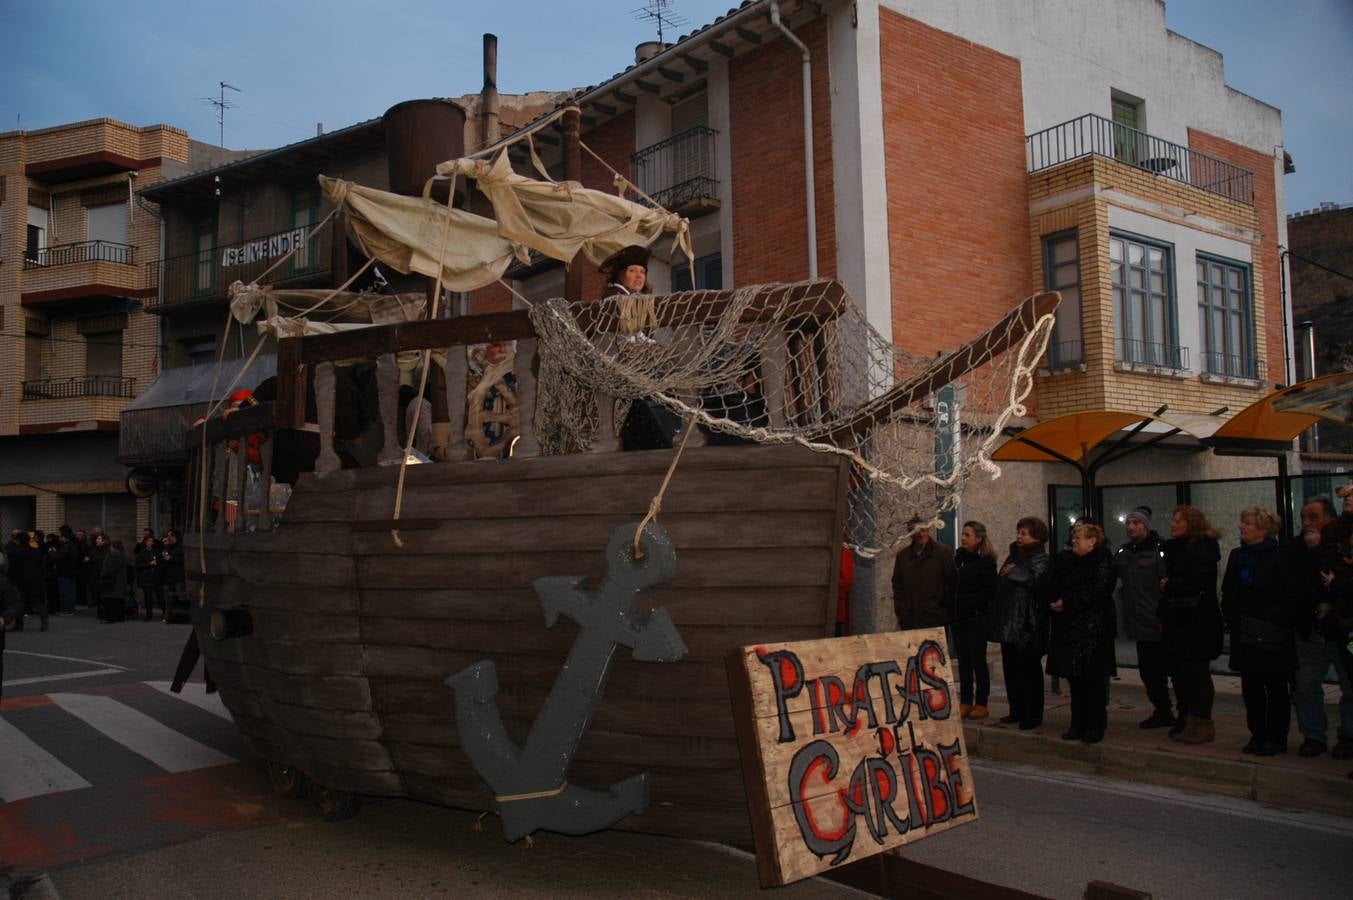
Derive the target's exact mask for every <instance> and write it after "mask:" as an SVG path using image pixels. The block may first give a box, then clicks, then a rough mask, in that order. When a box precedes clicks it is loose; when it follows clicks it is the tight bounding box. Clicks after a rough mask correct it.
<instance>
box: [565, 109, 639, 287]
mask: <svg viewBox="0 0 1353 900" xmlns="http://www.w3.org/2000/svg"><path fill="white" fill-rule="evenodd" d="M634 127H635V126H634V111H633V110H630V111H629V112H627V113H624V114H623V115H619V116H616V117H615V118H614V119H611V120H610V121H609V122H606V123H604V124H602V125H599V126H597V127H596V128H593V129H591V130H588V131H584V132H583V133H582V142H583V143H584V144H586V145H587V146H588V147H591V148H592V152H593V153H596V154H597V156H600V157H601V158H602V159H604V160H606V162H607V163H609V164H610V166H611V168H612V169H615V170H616V171H617V172H619V173H620V174H622V175H624V176H625V177H626V178H629V179H633V178H634V172H633V171H632V170H631V169H630V157H631V156H633V155H634V150H635V146H634ZM582 170H583V177H582V183H583V187H589V188H592V189H593V190H598V191H606V192H607V193H612V194H613V193H615V176H613V175H612V174H611V172H610V170H608V169H607V168H606V167H605V166H603V165H602V164H601V163H599V162H597V161H596V160H595V159H593V158H592V155H591V154H590V153H588V152H587V151H586V150H584V151H582ZM578 265H580V266H582V270H583V278H582V299H584V300H596V299H598V298H600V297H601V296H603V295H604V294H605V293H606V276H604V275H602V274H601V272H600V271H598V270H597V267H596V266H595V265H593V264H592V263H591V262H590V261H588V260H587V259H585V258H584V259H582V260H580V261H579V262H578Z"/></svg>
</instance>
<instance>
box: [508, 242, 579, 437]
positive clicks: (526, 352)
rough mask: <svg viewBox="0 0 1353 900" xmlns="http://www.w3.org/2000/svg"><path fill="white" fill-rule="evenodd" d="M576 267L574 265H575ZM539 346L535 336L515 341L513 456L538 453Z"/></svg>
mask: <svg viewBox="0 0 1353 900" xmlns="http://www.w3.org/2000/svg"><path fill="white" fill-rule="evenodd" d="M575 268H576V267H575ZM539 350H540V347H539V342H538V341H537V340H536V339H535V338H530V339H528V340H521V341H517V360H516V367H515V368H516V376H517V414H518V415H519V416H521V437H520V438H519V439H518V440H517V446H516V447H515V448H514V449H513V451H512V456H513V457H514V458H515V457H523V458H526V457H532V456H539V455H540V442H539V441H538V440H536V376H537V372H539V370H540V365H539V360H538V359H537V355H538V353H539Z"/></svg>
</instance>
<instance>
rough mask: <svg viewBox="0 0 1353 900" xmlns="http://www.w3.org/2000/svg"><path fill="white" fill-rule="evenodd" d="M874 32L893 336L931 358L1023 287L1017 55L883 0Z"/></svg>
mask: <svg viewBox="0 0 1353 900" xmlns="http://www.w3.org/2000/svg"><path fill="white" fill-rule="evenodd" d="M879 30H880V55H881V57H882V82H883V127H884V152H885V160H886V161H885V167H886V173H887V179H888V244H889V252H890V256H891V262H892V295H893V335H892V337H893V342H894V343H895V344H897V345H898V346H899V347H900V348H902V349H903V350H905V351H907V352H909V353H913V354H918V355H923V356H933V355H934V354H935V352H936V351H939V350H952V349H955V348H956V347H958V346H960V345H961V344H962V343H964V342H965V341H967V340H969V339H971V338H972V337H974V336H975V335H977V334H979V333H981V332H982V331H983V330H984V329H986V328H987V327H989V326H990V325H991V324H992V323H994V322H995V321H996V320H998V319H999V318H1000V317H1001V316H1002V315H1004V314H1005V313H1006V312H1007V311H1008V310H1009V309H1010V308H1011V307H1012V306H1013V305H1015V303H1017V302H1018V301H1019V300H1021V299H1023V298H1024V297H1025V296H1027V295H1028V294H1029V293H1030V287H1031V281H1030V266H1029V252H1028V245H1027V240H1028V238H1027V233H1028V221H1029V211H1028V210H1029V199H1028V198H1029V195H1028V175H1027V174H1026V170H1025V149H1024V112H1023V110H1024V106H1023V95H1022V89H1021V82H1020V63H1019V60H1017V59H1013V58H1011V57H1008V56H1004V55H1002V54H1000V53H997V52H996V51H994V50H991V49H989V48H986V47H982V46H980V45H977V44H973V43H971V42H969V41H966V40H963V39H962V38H958V37H955V36H954V35H952V34H948V33H946V32H943V31H940V30H938V29H935V28H931V27H929V26H927V25H923V24H921V23H920V22H917V21H915V20H913V19H909V18H906V17H905V16H902V15H899V14H897V13H894V12H892V11H890V10H887V9H882V10H880V12H879ZM941 310H942V313H940V314H937V313H939V311H941Z"/></svg>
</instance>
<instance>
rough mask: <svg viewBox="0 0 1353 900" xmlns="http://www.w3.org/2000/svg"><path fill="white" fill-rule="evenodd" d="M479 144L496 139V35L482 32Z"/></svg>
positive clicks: (491, 142) (488, 142) (485, 145)
mask: <svg viewBox="0 0 1353 900" xmlns="http://www.w3.org/2000/svg"><path fill="white" fill-rule="evenodd" d="M479 99H480V103H479V131H480V146H481V148H482V147H488V146H490V145H492V144H494V143H496V142H497V141H498V36H497V35H496V34H488V33H485V34H484V88H483V90H482V91H480V94H479Z"/></svg>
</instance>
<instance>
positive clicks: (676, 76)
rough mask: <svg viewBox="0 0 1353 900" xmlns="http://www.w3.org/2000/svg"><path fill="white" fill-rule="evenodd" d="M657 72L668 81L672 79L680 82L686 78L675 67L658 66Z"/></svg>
mask: <svg viewBox="0 0 1353 900" xmlns="http://www.w3.org/2000/svg"><path fill="white" fill-rule="evenodd" d="M658 74H659V75H661V76H662V77H663V78H666V79H667V80H668V81H674V82H676V83H677V84H681V83H682V82H683V81H685V80H686V76H685V75H683V74H681V73H680V72H678V71H676V70H675V69H669V68H667V67H666V66H658Z"/></svg>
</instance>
